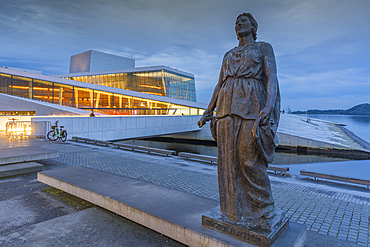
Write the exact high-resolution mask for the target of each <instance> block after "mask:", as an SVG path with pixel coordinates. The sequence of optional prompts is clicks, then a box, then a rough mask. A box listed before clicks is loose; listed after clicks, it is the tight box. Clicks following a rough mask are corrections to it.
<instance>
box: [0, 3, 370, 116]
mask: <svg viewBox="0 0 370 247" xmlns="http://www.w3.org/2000/svg"><path fill="white" fill-rule="evenodd" d="M242 12H250V13H252V14H253V15H254V17H255V18H256V20H257V22H258V24H259V28H258V31H257V40H260V41H266V42H269V43H271V44H272V46H273V47H274V50H275V55H276V60H277V65H278V77H279V82H280V90H281V95H282V107H283V108H286V107H287V106H289V105H290V107H291V109H292V110H307V109H347V108H349V107H352V106H354V105H356V104H360V103H365V102H370V49H369V45H370V25H369V23H370V15H369V13H370V1H368V0H347V1H346V0H281V1H275V0H259V1H257V0H227V1H223V0H219V1H211V0H182V1H176V0H156V1H152V0H59V1H55V0H1V1H0V26H1V28H0V37H1V39H0V65H1V66H7V67H18V68H25V69H33V70H40V71H42V72H43V74H47V75H48V74H60V73H67V72H68V70H69V58H70V56H71V55H74V54H78V53H81V52H84V51H88V50H91V49H95V50H98V51H102V52H108V53H112V54H116V55H122V56H128V57H131V56H133V58H135V59H136V66H137V67H141V66H153V65H166V66H170V67H173V68H177V69H180V70H183V71H186V72H190V73H192V74H194V75H195V79H196V89H197V100H198V102H202V103H208V102H209V100H210V97H211V95H212V91H213V88H214V87H215V84H216V83H217V80H218V74H219V69H220V65H221V60H222V57H223V55H224V53H225V52H226V51H228V50H229V49H231V48H233V47H235V46H236V45H237V39H236V36H235V32H234V23H235V18H236V17H237V15H238V14H240V13H242Z"/></svg>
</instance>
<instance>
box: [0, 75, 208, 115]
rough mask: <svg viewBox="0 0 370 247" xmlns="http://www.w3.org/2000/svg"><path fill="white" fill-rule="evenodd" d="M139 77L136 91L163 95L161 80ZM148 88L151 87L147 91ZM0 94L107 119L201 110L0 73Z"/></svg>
mask: <svg viewBox="0 0 370 247" xmlns="http://www.w3.org/2000/svg"><path fill="white" fill-rule="evenodd" d="M116 77H118V78H121V79H122V80H120V82H123V81H124V80H123V78H124V76H123V75H122V77H121V75H120V74H114V78H116ZM142 77H143V78H142V80H141V81H139V82H138V83H136V84H137V86H138V87H140V88H146V89H150V90H152V91H151V92H154V91H155V90H157V91H155V92H158V94H159V92H161V90H162V92H163V90H164V88H165V86H160V84H159V81H162V85H164V80H165V79H163V77H161V80H159V79H158V80H151V79H148V78H149V77H145V76H142ZM91 78H92V79H93V80H94V81H95V82H97V81H99V80H100V79H99V78H101V77H99V76H95V77H91ZM102 78H103V79H104V78H105V82H107V83H108V82H109V83H110V86H112V85H115V84H117V81H114V78H113V76H112V75H102ZM148 81H150V82H151V83H152V82H153V83H154V82H156V83H157V84H150V83H148ZM149 84H150V85H152V86H150V87H149V86H148V85H149ZM179 84H181V83H179ZM140 85H144V86H140ZM154 85H155V86H154ZM157 85H158V86H157ZM105 86H109V85H105ZM177 86H178V85H176V86H173V88H176V90H175V89H174V90H173V91H174V92H175V93H177V94H179V92H180V91H181V90H182V89H181V90H178V88H177ZM179 86H183V85H179ZM155 87H158V88H155ZM183 87H184V86H183ZM166 90H167V89H166ZM0 93H3V94H8V95H14V96H18V97H23V98H28V99H33V100H38V101H43V102H48V103H53V104H59V105H64V106H69V107H75V108H80V109H86V110H94V111H95V112H101V113H104V114H109V115H200V114H203V112H204V109H199V108H195V107H189V106H181V105H175V104H171V103H168V102H164V101H157V100H151V99H144V98H137V97H133V96H128V95H124V94H114V93H111V92H107V91H99V90H94V89H90V88H84V87H77V86H72V85H66V84H61V83H57V82H53V81H46V80H39V79H35V78H28V77H23V76H17V75H11V74H5V73H0ZM194 98H195V90H194Z"/></svg>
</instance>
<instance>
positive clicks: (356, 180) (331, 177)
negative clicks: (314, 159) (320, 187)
mask: <svg viewBox="0 0 370 247" xmlns="http://www.w3.org/2000/svg"><path fill="white" fill-rule="evenodd" d="M300 175H302V176H308V177H313V178H314V180H315V181H317V178H323V179H329V180H335V181H341V182H346V183H353V184H361V185H366V188H367V189H369V186H370V180H366V179H361V178H354V177H344V176H338V175H332V174H324V173H319V172H311V171H306V170H300Z"/></svg>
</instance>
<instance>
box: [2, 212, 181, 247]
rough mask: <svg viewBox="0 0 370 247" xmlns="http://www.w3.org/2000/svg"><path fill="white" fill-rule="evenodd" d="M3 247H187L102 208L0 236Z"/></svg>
mask: <svg viewBox="0 0 370 247" xmlns="http://www.w3.org/2000/svg"><path fill="white" fill-rule="evenodd" d="M0 245H1V246H2V247H15V246H16V247H19V246H86V247H87V246H130V247H142V246H153V247H163V246H171V247H182V246H184V245H182V244H180V243H178V242H176V241H173V240H172V239H169V238H166V237H164V236H160V235H159V234H157V233H155V232H153V231H150V230H148V229H146V228H144V227H142V226H140V225H137V224H135V223H133V222H131V221H129V220H126V219H124V218H122V217H119V216H117V215H115V214H113V213H110V212H108V211H106V210H102V209H100V208H89V209H86V210H82V211H78V212H74V213H71V214H67V215H63V216H61V217H57V218H54V219H51V220H47V221H44V222H39V223H36V224H33V225H30V226H27V227H24V228H21V229H17V230H16V231H12V232H11V233H8V234H6V235H2V236H0Z"/></svg>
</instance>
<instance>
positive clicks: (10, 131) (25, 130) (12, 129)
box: [6, 121, 51, 138]
mask: <svg viewBox="0 0 370 247" xmlns="http://www.w3.org/2000/svg"><path fill="white" fill-rule="evenodd" d="M50 126H51V123H50V121H9V122H7V123H6V135H7V136H8V137H18V136H19V137H21V136H23V137H31V136H32V137H42V138H44V137H46V135H47V133H48V131H49V130H50V128H51V127H50Z"/></svg>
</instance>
